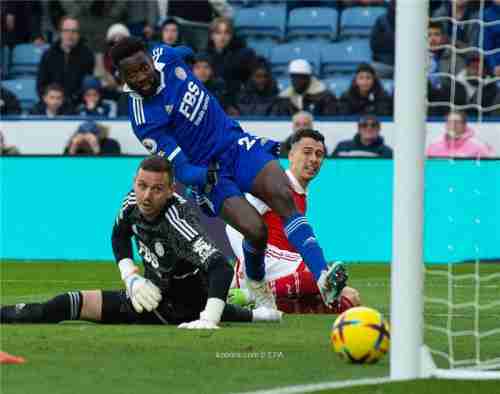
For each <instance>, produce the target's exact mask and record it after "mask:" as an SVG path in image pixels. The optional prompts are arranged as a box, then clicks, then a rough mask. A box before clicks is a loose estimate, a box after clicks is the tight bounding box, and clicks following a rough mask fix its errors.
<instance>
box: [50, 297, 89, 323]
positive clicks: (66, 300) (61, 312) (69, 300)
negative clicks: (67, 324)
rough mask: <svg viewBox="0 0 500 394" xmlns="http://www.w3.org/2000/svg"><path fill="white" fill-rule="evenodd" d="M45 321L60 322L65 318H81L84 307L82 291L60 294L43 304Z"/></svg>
mask: <svg viewBox="0 0 500 394" xmlns="http://www.w3.org/2000/svg"><path fill="white" fill-rule="evenodd" d="M43 307H44V308H43V309H44V313H43V315H44V316H43V320H44V321H43V322H44V323H59V322H61V321H64V320H78V319H80V312H81V309H82V293H80V292H79V291H71V292H69V293H64V294H59V295H57V296H55V297H54V298H52V299H51V300H49V301H47V302H46V303H45V304H43Z"/></svg>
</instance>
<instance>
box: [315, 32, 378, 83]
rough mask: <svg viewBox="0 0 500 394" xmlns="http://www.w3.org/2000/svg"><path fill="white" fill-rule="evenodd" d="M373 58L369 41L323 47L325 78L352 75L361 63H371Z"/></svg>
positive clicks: (344, 42)
mask: <svg viewBox="0 0 500 394" xmlns="http://www.w3.org/2000/svg"><path fill="white" fill-rule="evenodd" d="M371 58H372V56H371V49H370V44H369V42H368V40H364V39H352V40H348V41H341V42H336V43H333V44H327V45H323V46H322V47H321V63H322V64H321V66H322V73H323V77H326V76H332V75H337V74H346V73H349V74H352V73H354V72H355V71H356V68H357V67H358V65H359V64H360V63H370V62H371Z"/></svg>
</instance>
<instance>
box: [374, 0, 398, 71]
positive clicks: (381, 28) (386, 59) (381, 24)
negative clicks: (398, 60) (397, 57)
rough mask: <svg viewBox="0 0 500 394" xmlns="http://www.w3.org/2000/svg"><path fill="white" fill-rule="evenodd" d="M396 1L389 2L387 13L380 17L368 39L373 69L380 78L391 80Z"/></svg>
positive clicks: (394, 43) (394, 42)
mask: <svg viewBox="0 0 500 394" xmlns="http://www.w3.org/2000/svg"><path fill="white" fill-rule="evenodd" d="M395 31H396V0H391V2H390V4H389V7H388V9H387V12H386V13H385V14H383V15H380V16H379V17H378V18H377V20H376V21H375V24H374V25H373V29H372V32H371V37H370V47H371V49H372V53H373V60H374V61H373V67H374V68H375V70H377V74H378V75H380V77H381V78H392V75H393V72H394V52H395V49H396V48H395V45H396V35H395Z"/></svg>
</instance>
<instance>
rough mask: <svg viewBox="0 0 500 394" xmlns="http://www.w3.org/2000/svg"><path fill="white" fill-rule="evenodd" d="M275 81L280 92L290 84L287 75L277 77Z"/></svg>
mask: <svg viewBox="0 0 500 394" xmlns="http://www.w3.org/2000/svg"><path fill="white" fill-rule="evenodd" d="M276 83H277V84H278V90H279V91H280V92H282V91H283V90H285V89H287V88H288V87H289V86H290V84H291V82H290V78H289V77H281V78H278V79H276Z"/></svg>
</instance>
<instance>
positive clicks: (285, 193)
mask: <svg viewBox="0 0 500 394" xmlns="http://www.w3.org/2000/svg"><path fill="white" fill-rule="evenodd" d="M252 194H253V195H255V196H256V197H257V198H260V199H261V200H262V201H264V202H265V203H266V204H267V205H268V206H269V207H270V208H271V209H272V210H273V211H275V212H276V213H277V214H278V215H280V216H281V217H282V219H283V225H284V228H285V235H286V236H287V238H288V240H289V241H290V243H291V244H292V245H293V246H294V247H295V249H297V251H298V252H299V253H300V255H301V256H302V258H303V259H304V262H305V263H306V265H307V267H308V268H309V270H310V271H311V272H312V274H313V275H314V278H315V280H316V281H318V280H319V279H320V277H321V275H322V273H323V278H325V277H328V282H329V285H330V286H333V287H334V289H333V294H335V295H338V293H340V291H341V290H342V288H343V287H344V285H345V281H346V279H347V277H346V275H345V273H344V271H343V268H342V267H340V266H334V267H332V268H330V269H329V268H328V267H327V262H326V260H325V257H324V255H323V250H322V249H321V247H320V246H319V244H318V242H317V240H316V237H315V235H314V232H313V229H312V227H311V225H310V224H309V223H308V221H307V219H306V217H305V216H304V215H303V214H301V213H300V212H299V211H298V210H297V208H296V206H295V203H294V200H293V195H292V191H291V189H290V184H289V180H288V177H287V176H286V174H285V172H284V171H283V169H282V168H281V167H280V165H279V163H278V161H277V160H272V161H269V162H267V164H266V165H265V166H264V167H263V168H262V169H261V170H260V171H259V173H258V174H257V175H256V177H255V180H254V182H253V185H252Z"/></svg>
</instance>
